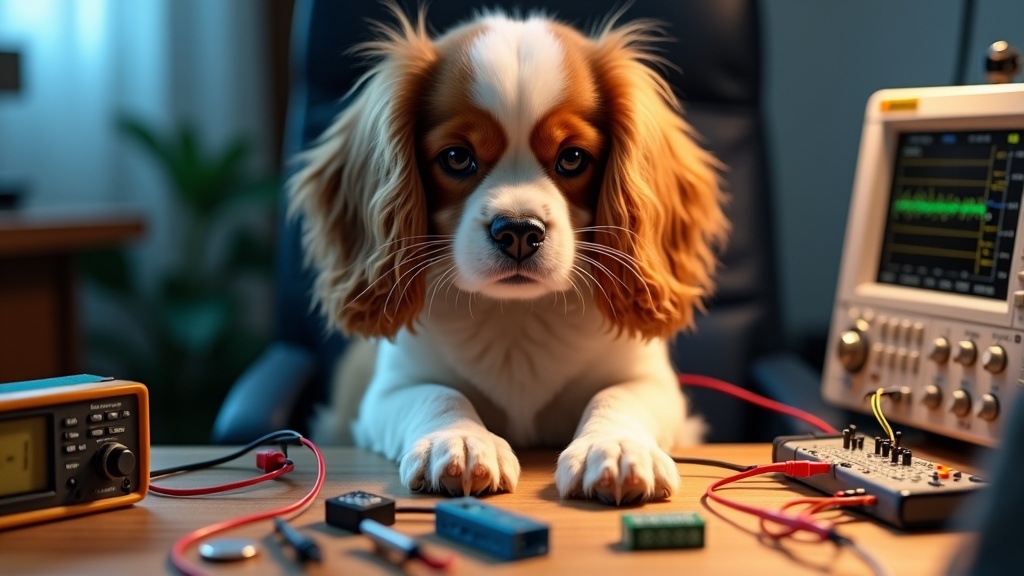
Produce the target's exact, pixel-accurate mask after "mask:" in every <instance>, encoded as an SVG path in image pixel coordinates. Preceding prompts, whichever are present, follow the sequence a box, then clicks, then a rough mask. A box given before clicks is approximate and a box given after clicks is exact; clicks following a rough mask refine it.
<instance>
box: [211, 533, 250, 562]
mask: <svg viewBox="0 0 1024 576" xmlns="http://www.w3.org/2000/svg"><path fill="white" fill-rule="evenodd" d="M258 552H259V549H258V548H256V543H255V542H253V541H252V540H249V539H248V538H220V539H217V540H209V541H207V542H203V543H202V544H200V545H199V557H200V558H202V559H203V560H206V561H207V562H235V561H237V560H245V559H248V558H252V557H253V556H255V555H256V554H257V553H258Z"/></svg>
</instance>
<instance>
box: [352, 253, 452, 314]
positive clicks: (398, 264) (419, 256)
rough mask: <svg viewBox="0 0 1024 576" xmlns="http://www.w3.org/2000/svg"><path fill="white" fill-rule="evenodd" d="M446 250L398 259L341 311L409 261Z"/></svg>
mask: <svg viewBox="0 0 1024 576" xmlns="http://www.w3.org/2000/svg"><path fill="white" fill-rule="evenodd" d="M429 245H430V243H422V244H417V245H414V246H409V247H408V249H412V248H426V247H427V246H429ZM447 248H448V247H447V246H442V247H441V248H434V249H432V250H431V251H430V252H427V253H426V254H414V255H412V256H409V257H406V258H399V259H398V261H397V262H396V263H395V265H394V266H392V267H391V268H389V269H388V270H387V271H385V272H384V273H382V274H378V275H377V278H376V279H374V281H373V282H370V283H369V284H368V285H367V286H366V288H363V290H362V291H361V292H360V293H359V294H356V297H355V298H352V299H351V300H349V301H348V302H347V303H346V304H345V305H344V306H342V308H341V309H342V310H345V309H346V308H348V307H349V306H351V305H353V304H354V303H356V302H358V301H359V299H360V298H362V297H363V296H365V295H366V293H367V292H369V291H370V289H371V288H373V287H374V286H376V285H377V283H378V282H380V281H381V280H384V279H385V278H388V277H390V275H391V273H392V272H394V271H395V270H397V269H399V268H400V267H402V266H404V265H406V264H408V263H409V262H410V261H414V260H417V259H419V258H428V257H430V256H432V255H434V254H437V253H439V252H443V251H444V250H446V249H447ZM403 276H404V274H403ZM399 280H401V277H399ZM393 289H394V288H392V290H393ZM389 296H390V293H389Z"/></svg>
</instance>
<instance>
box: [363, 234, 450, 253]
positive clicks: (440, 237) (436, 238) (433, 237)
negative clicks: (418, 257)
mask: <svg viewBox="0 0 1024 576" xmlns="http://www.w3.org/2000/svg"><path fill="white" fill-rule="evenodd" d="M423 238H430V240H428V241H426V242H416V243H415V244H411V245H409V246H405V247H402V248H399V249H398V252H403V251H405V250H411V249H413V248H418V247H421V246H429V245H431V244H443V243H450V242H451V241H452V240H454V239H455V236H454V235H452V234H422V235H419V236H405V237H403V238H398V239H396V240H391V241H390V242H385V243H383V244H381V245H380V246H377V247H376V248H374V250H373V252H371V253H370V256H371V257H372V256H376V255H377V253H378V252H380V251H381V250H384V249H385V248H388V247H389V246H393V245H395V244H398V243H399V242H408V241H410V240H419V239H423Z"/></svg>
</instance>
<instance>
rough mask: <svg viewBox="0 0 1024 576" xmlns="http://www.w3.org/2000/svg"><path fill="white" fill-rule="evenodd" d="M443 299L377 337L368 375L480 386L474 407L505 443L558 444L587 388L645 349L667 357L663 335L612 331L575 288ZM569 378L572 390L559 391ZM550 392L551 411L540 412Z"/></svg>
mask: <svg viewBox="0 0 1024 576" xmlns="http://www.w3.org/2000/svg"><path fill="white" fill-rule="evenodd" d="M439 299H440V298H439ZM446 300H448V302H447V303H444V304H440V305H439V304H438V303H435V304H434V305H433V306H432V307H431V309H430V311H429V313H428V312H424V314H423V316H422V318H421V321H420V322H419V323H418V326H417V330H416V334H411V333H409V332H406V331H403V332H401V333H400V334H399V335H398V337H397V338H396V340H395V341H394V342H383V343H382V344H381V348H380V349H379V356H378V359H377V366H376V374H375V376H374V380H375V382H374V384H375V385H379V384H383V385H385V386H386V385H389V384H390V382H389V381H390V380H392V379H394V380H395V383H396V384H397V383H398V382H400V381H402V380H405V381H419V382H430V383H437V384H441V385H444V386H448V387H451V388H455V389H456V390H459V391H460V392H462V393H463V394H466V395H467V396H468V397H470V398H471V399H473V398H478V397H481V396H482V397H483V399H484V401H473V405H474V406H475V407H476V409H477V411H478V412H479V414H480V417H481V418H482V420H483V421H484V423H485V424H486V425H487V426H488V429H492V430H497V431H498V433H499V435H501V436H503V437H505V438H506V439H507V440H509V442H510V443H512V444H513V445H518V446H531V445H538V444H539V445H549V446H550V445H559V444H561V445H564V444H565V443H567V442H568V441H569V440H571V434H572V432H573V430H574V427H575V426H574V425H575V422H576V421H578V419H579V417H580V414H581V412H582V411H583V408H584V405H585V404H586V401H588V400H589V399H590V398H591V397H592V396H593V394H594V393H596V392H597V391H598V390H600V389H602V388H603V387H605V386H607V385H610V384H613V383H617V382H621V381H623V379H625V378H627V377H628V374H627V372H629V371H630V366H631V365H633V364H634V363H636V362H644V357H647V360H655V359H658V358H659V356H660V362H657V361H655V362H654V364H655V365H665V366H667V365H668V363H667V362H666V360H665V351H664V343H663V342H661V341H653V342H647V343H644V342H641V341H639V340H636V341H634V340H631V339H628V338H622V337H617V336H616V335H615V334H614V332H613V331H612V330H610V329H609V327H608V325H607V324H606V323H605V322H603V319H602V317H601V315H600V314H599V313H598V311H597V308H596V306H595V305H594V304H593V302H591V301H589V298H588V299H581V297H580V296H579V295H576V294H574V293H569V294H568V295H563V294H556V295H552V296H550V297H546V298H542V299H539V300H536V301H532V302H522V301H504V302H502V301H495V300H487V299H482V298H475V299H473V300H470V298H469V297H468V296H466V295H464V294H463V295H460V298H458V299H456V298H455V296H454V294H453V295H451V296H450V297H448V298H446ZM644 363H647V362H644ZM648 365H650V364H649V363H648ZM569 387H571V388H572V392H573V394H572V395H570V396H571V397H565V396H562V397H559V395H560V394H561V393H563V392H564V391H566V389H567V388H569ZM556 397H558V405H559V406H558V408H559V409H558V410H557V411H555V414H554V415H553V416H552V418H555V419H557V420H558V421H546V420H545V417H544V409H545V407H547V406H548V405H550V404H551V403H552V401H553V400H554V399H555V398H556ZM567 423H571V425H568V426H567Z"/></svg>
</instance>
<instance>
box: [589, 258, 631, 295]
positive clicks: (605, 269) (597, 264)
mask: <svg viewBox="0 0 1024 576" xmlns="http://www.w3.org/2000/svg"><path fill="white" fill-rule="evenodd" d="M576 257H577V258H579V259H580V260H582V261H584V262H586V263H587V264H590V265H591V266H593V267H595V268H598V269H600V270H601V271H602V272H604V273H605V274H607V275H608V277H609V278H611V279H612V280H615V281H616V282H618V283H619V284H621V285H622V288H623V289H625V290H629V286H628V285H626V282H625V281H624V280H623V279H622V278H619V277H618V276H616V275H615V274H612V271H611V270H609V269H608V267H607V266H605V265H604V264H601V263H600V262H598V261H597V260H594V259H593V258H591V257H590V256H586V255H584V254H577V255H576ZM591 278H593V279H594V281H595V282H597V279H596V278H594V277H593V276H591Z"/></svg>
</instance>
